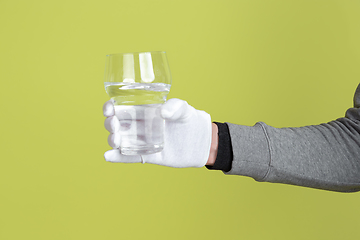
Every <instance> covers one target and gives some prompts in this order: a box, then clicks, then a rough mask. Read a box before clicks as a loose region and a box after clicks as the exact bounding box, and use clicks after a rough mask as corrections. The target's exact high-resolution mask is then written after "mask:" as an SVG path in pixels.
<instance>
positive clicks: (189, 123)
mask: <svg viewBox="0 0 360 240" xmlns="http://www.w3.org/2000/svg"><path fill="white" fill-rule="evenodd" d="M103 111H104V116H105V117H107V118H106V120H105V128H106V129H107V130H108V131H109V132H110V135H109V138H108V142H109V145H110V146H111V147H113V148H114V149H113V150H109V151H107V152H105V154H104V157H105V160H106V161H108V162H122V163H139V162H142V163H152V164H158V165H163V166H168V167H177V168H184V167H203V166H204V165H205V164H206V162H207V160H208V158H209V153H210V145H211V131H212V126H211V118H210V115H209V114H207V113H206V112H204V111H199V110H196V109H195V108H193V107H192V106H190V105H189V104H188V103H187V102H186V101H183V100H180V99H176V98H173V99H169V100H168V101H167V102H166V103H164V104H163V105H162V107H161V116H162V117H163V118H164V119H165V136H164V149H163V150H162V151H161V152H158V153H153V154H148V155H133V156H131V155H123V154H121V152H120V150H119V148H120V146H119V145H120V138H121V136H120V133H119V129H120V123H119V120H118V118H117V117H116V116H115V110H114V105H113V103H112V101H111V100H110V101H107V102H106V103H105V104H104V108H103Z"/></svg>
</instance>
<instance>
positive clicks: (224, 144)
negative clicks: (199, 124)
mask: <svg viewBox="0 0 360 240" xmlns="http://www.w3.org/2000/svg"><path fill="white" fill-rule="evenodd" d="M214 123H215V124H216V125H217V127H218V136H219V144H218V152H217V155H216V160H215V163H214V165H213V166H206V168H207V169H210V170H222V171H224V172H228V171H230V170H231V165H232V160H233V151H232V145H231V138H230V132H229V127H228V125H227V124H226V123H218V122H214Z"/></svg>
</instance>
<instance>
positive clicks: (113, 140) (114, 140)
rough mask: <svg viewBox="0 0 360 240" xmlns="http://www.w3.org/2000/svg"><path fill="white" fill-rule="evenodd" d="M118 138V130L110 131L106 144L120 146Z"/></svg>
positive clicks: (114, 146) (119, 138)
mask: <svg viewBox="0 0 360 240" xmlns="http://www.w3.org/2000/svg"><path fill="white" fill-rule="evenodd" d="M120 140H121V136H120V133H119V132H114V133H111V134H110V135H109V137H108V144H109V145H110V147H112V148H119V147H120Z"/></svg>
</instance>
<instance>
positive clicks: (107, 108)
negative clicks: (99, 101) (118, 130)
mask: <svg viewBox="0 0 360 240" xmlns="http://www.w3.org/2000/svg"><path fill="white" fill-rule="evenodd" d="M103 113H104V116H105V117H111V116H114V115H115V109H114V104H113V102H112V100H109V101H107V102H105V103H104V106H103Z"/></svg>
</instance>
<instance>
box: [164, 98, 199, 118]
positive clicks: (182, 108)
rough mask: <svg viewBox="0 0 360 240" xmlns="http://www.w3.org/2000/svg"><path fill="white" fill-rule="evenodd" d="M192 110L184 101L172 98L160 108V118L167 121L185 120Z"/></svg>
mask: <svg viewBox="0 0 360 240" xmlns="http://www.w3.org/2000/svg"><path fill="white" fill-rule="evenodd" d="M194 110H195V109H194V108H193V107H191V106H190V105H189V104H188V103H187V102H186V101H184V100H180V99H177V98H172V99H169V100H168V101H167V102H166V103H164V105H163V106H162V107H161V116H162V117H163V118H164V119H165V120H168V121H178V120H185V119H186V118H188V117H189V116H190V115H191V114H192V112H193V111H194Z"/></svg>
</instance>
